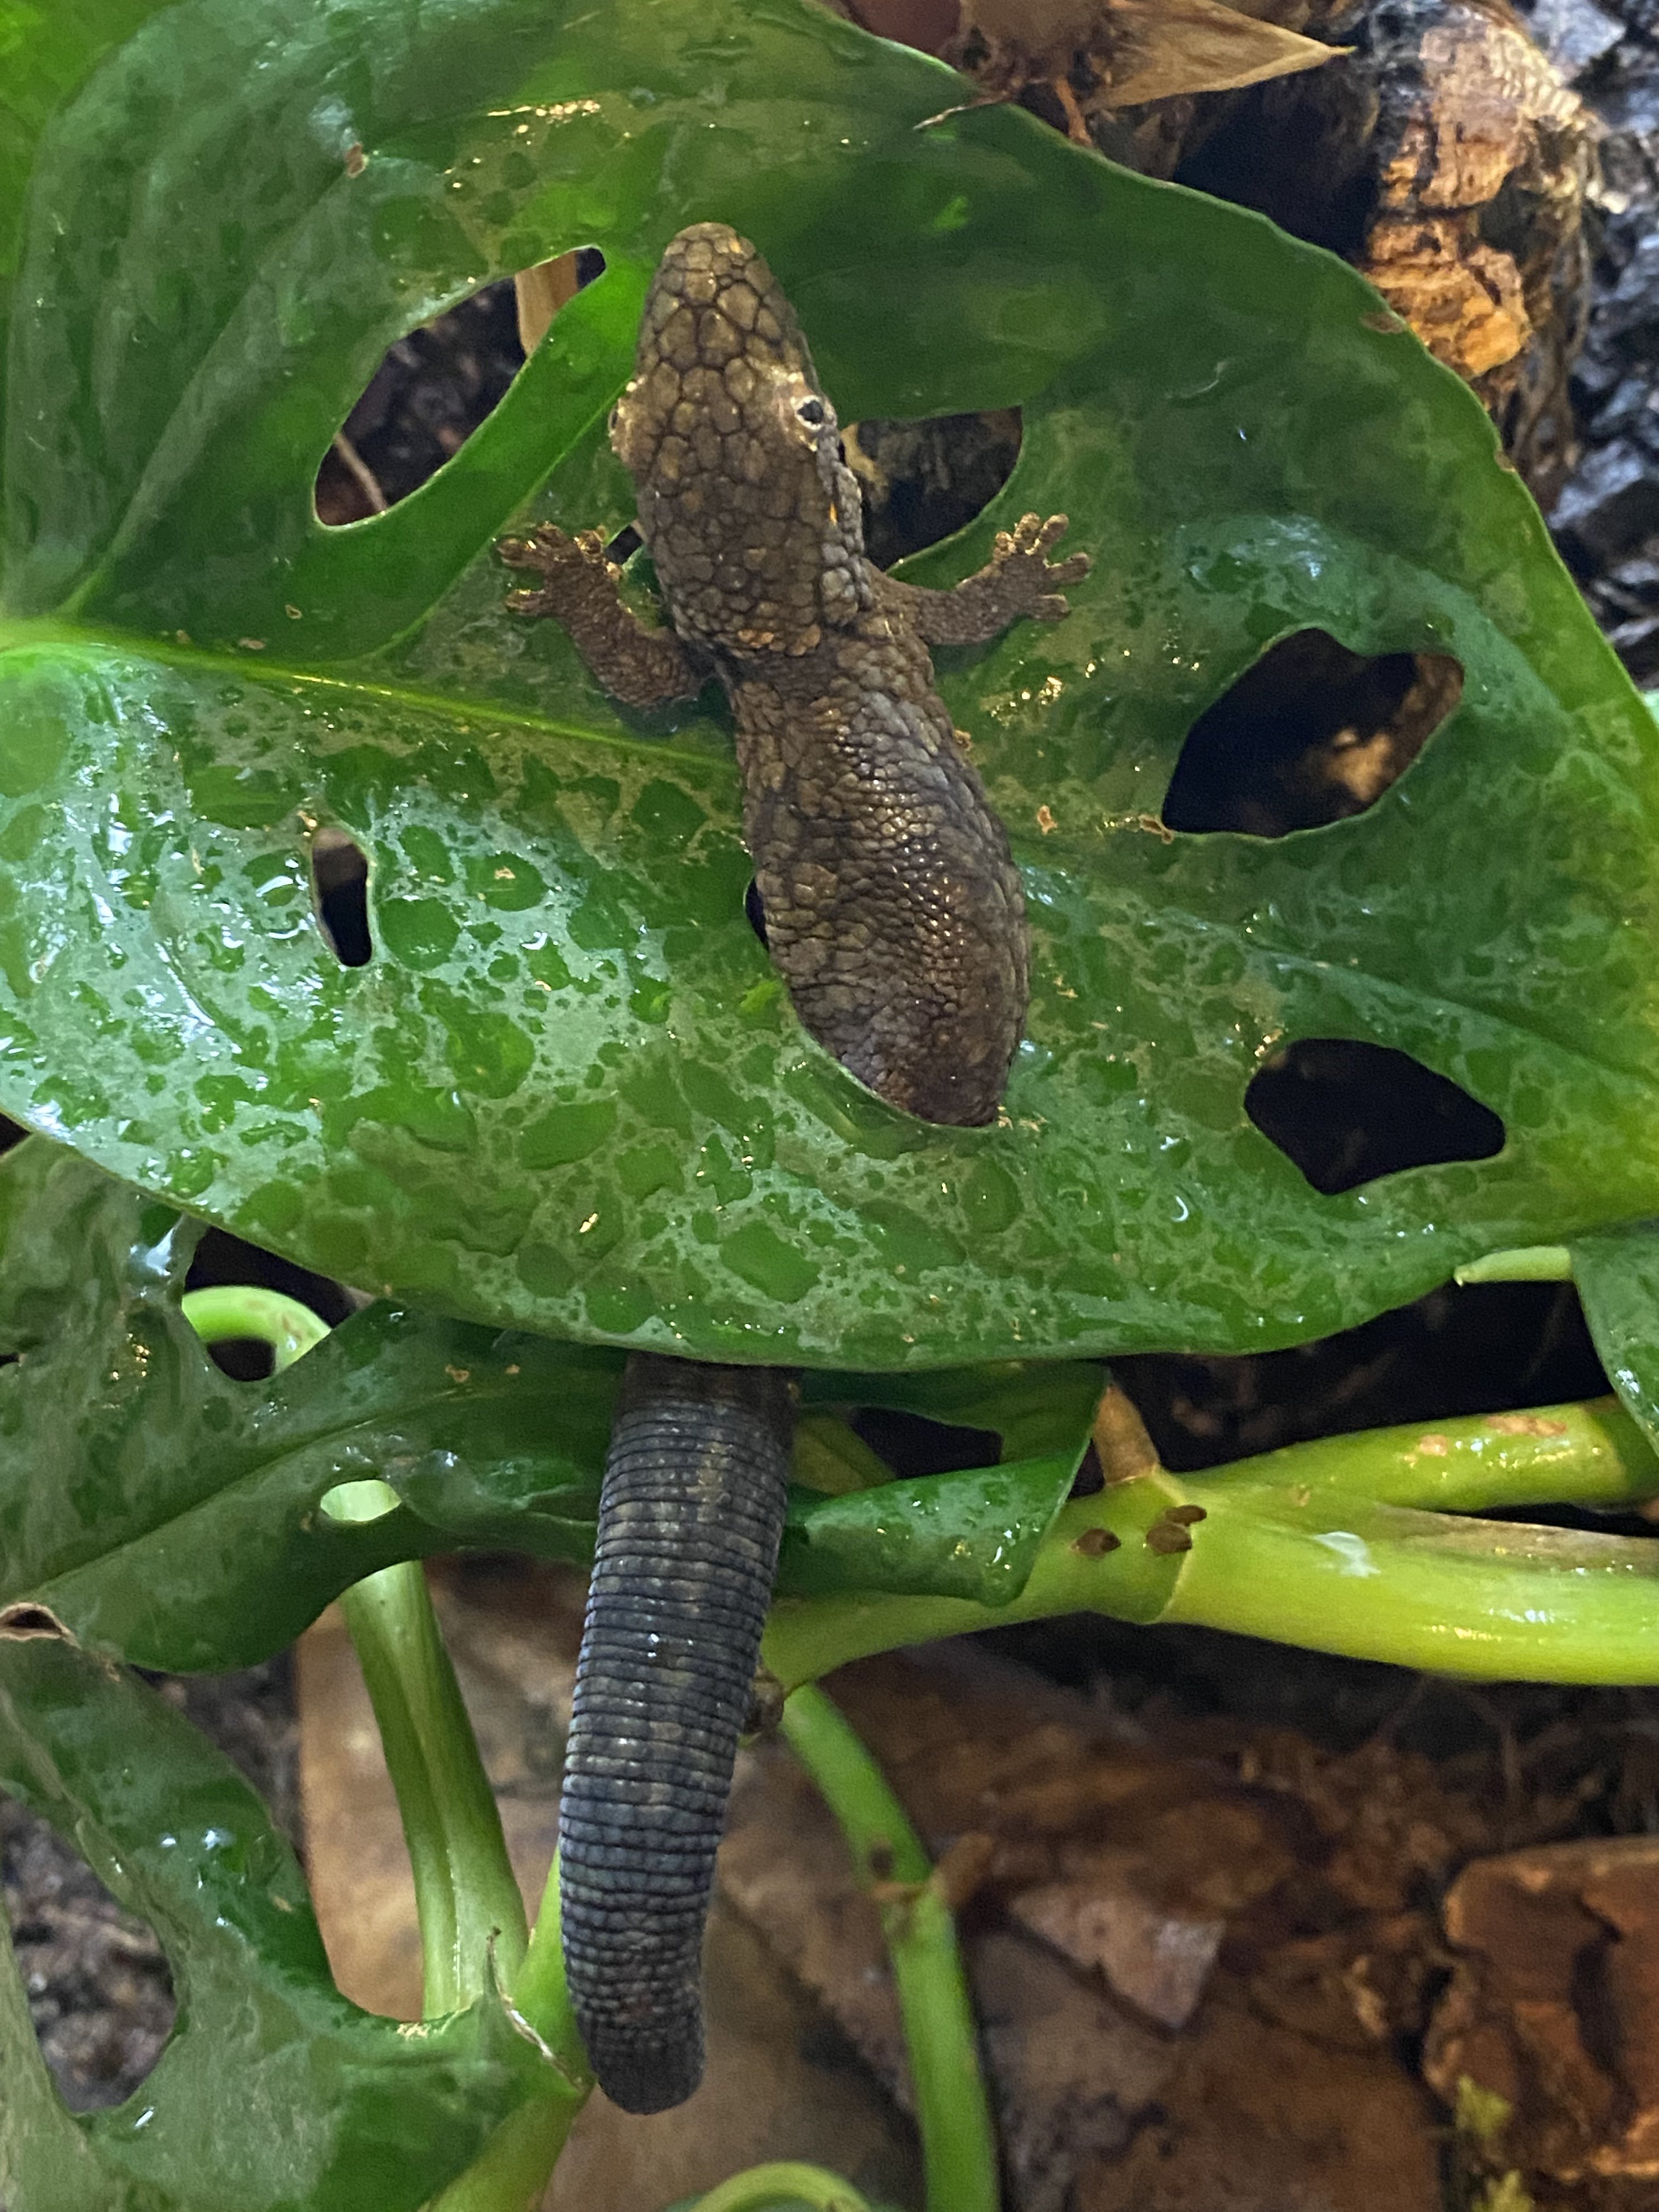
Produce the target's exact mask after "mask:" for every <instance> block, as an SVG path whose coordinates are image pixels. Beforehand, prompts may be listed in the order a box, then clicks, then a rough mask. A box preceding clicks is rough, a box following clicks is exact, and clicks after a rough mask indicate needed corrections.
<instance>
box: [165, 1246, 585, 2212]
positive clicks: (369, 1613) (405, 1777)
mask: <svg viewBox="0 0 1659 2212" xmlns="http://www.w3.org/2000/svg"><path fill="white" fill-rule="evenodd" d="M180 1303H181V1305H182V1307H183V1310H184V1314H185V1319H186V1320H187V1321H188V1322H190V1323H191V1327H192V1328H194V1329H195V1330H196V1333H197V1335H198V1336H200V1337H201V1338H202V1340H203V1341H204V1343H207V1344H217V1343H223V1342H226V1341H228V1340H241V1339H252V1340H256V1341H258V1342H263V1343H265V1344H269V1345H270V1347H271V1351H272V1353H273V1355H274V1357H275V1360H276V1369H277V1371H278V1372H279V1373H280V1372H281V1371H282V1370H283V1369H284V1368H286V1367H289V1366H291V1365H292V1364H293V1363H294V1362H295V1360H296V1359H297V1358H300V1357H301V1354H302V1353H303V1352H308V1351H310V1350H311V1349H312V1347H313V1346H314V1345H317V1344H319V1343H320V1342H321V1341H322V1340H323V1338H324V1337H325V1336H326V1335H327V1334H328V1327H327V1324H326V1323H325V1322H322V1321H320V1320H319V1318H318V1316H316V1315H315V1314H313V1312H312V1311H311V1310H310V1309H309V1308H308V1307H307V1306H302V1305H301V1304H299V1303H298V1302H297V1301H296V1300H295V1299H293V1298H289V1297H283V1296H282V1295H281V1294H280V1293H279V1292H276V1291H261V1290H255V1289H252V1288H251V1287H246V1286H242V1285H234V1286H231V1287H228V1288H223V1289H213V1290H206V1291H188V1292H187V1293H186V1294H185V1297H184V1298H183V1299H182V1300H181V1302H180ZM397 1503H398V1498H397V1492H395V1491H393V1490H392V1488H391V1486H389V1485H388V1484H386V1483H384V1482H378V1481H363V1482H345V1483H339V1484H337V1485H336V1486H335V1487H334V1489H332V1490H331V1491H330V1492H328V1494H327V1496H326V1497H325V1499H324V1500H323V1505H324V1510H325V1511H326V1512H327V1513H328V1514H330V1515H331V1517H332V1518H334V1519H335V1520H338V1521H373V1520H377V1519H378V1518H379V1517H380V1515H381V1514H383V1513H386V1512H389V1511H390V1510H392V1508H393V1507H395V1506H396V1504H397ZM340 1609H341V1611H342V1612H343V1614H344V1615H345V1621H346V1627H347V1629H348V1631H349V1633H350V1637H351V1641H352V1644H353V1647H354V1649H355V1650H356V1654H357V1662H358V1664H359V1666H360V1667H361V1668H362V1672H363V1680H364V1682H365V1683H366V1684H367V1686H368V1694H369V1699H370V1702H371V1703H372V1705H374V1718H375V1722H376V1723H377V1725H378V1727H379V1729H380V1741H381V1744H382V1746H383V1747H384V1749H385V1752H386V1768H387V1771H388V1772H389V1773H390V1774H391V1777H392V1787H393V1789H394V1790H396V1792H397V1796H398V1814H399V1816H400V1818H401V1819H402V1821H403V1829H404V1842H405V1843H406V1844H407V1845H408V1849H409V1857H410V1866H411V1868H412V1869H413V1871H414V1876H415V1902H416V1914H417V1916H418V1917H419V1921H420V1929H421V1960H422V2008H423V2010H424V2011H425V2013H426V2015H427V2016H428V2019H430V2018H433V2017H435V2016H437V2015H441V2014H444V2013H448V2012H459V2011H461V2010H462V2009H464V2008H465V2007H466V2006H467V2005H469V2004H471V2002H473V2001H474V1999H475V1998H477V1997H478V1996H481V1995H482V1994H483V1990H484V1989H485V1988H486V1987H487V1986H488V1984H489V1978H490V1975H491V1973H492V1972H494V1974H495V1977H496V1978H497V1979H498V1980H499V1981H500V1982H501V1984H503V1985H507V1984H510V1983H511V1981H512V1980H513V1975H514V1972H515V1970H518V1971H519V1972H520V1979H521V1980H522V1981H524V1982H525V1984H526V1988H525V1990H514V1992H513V1996H512V1997H511V1998H510V1999H509V2000H508V2002H509V2004H510V2005H511V2007H512V2009H513V2011H514V2012H515V2013H516V2014H517V2015H519V2018H520V2022H521V2023H522V2024H523V2025H524V2026H525V2027H527V2028H529V2029H532V2030H533V2031H534V2032H535V2033H536V2034H537V2036H538V2038H539V2039H540V2040H541V2041H542V2043H543V2044H544V2046H545V2047H546V2049H547V2051H548V2055H549V2057H550V2061H551V2063H550V2069H549V2077H548V2078H549V2080H550V2082H551V2083H552V2084H553V2087H551V2088H550V2090H549V2092H548V2093H545V2094H544V2095H542V2096H538V2097H535V2098H532V2100H529V2101H528V2102H526V2104H524V2105H521V2106H520V2108H519V2110H518V2111H517V2112H514V2113H513V2116H512V2118H510V2119H508V2120H507V2121H506V2122H505V2123H504V2124H502V2125H501V2127H499V2128H498V2129H497V2130H495V2134H494V2136H491V2138H490V2140H489V2144H488V2145H487V2146H486V2148H485V2149H484V2151H483V2155H482V2156H481V2157H479V2158H478V2159H477V2160H474V2161H473V2163H472V2165H471V2166H469V2167H468V2168H467V2170H466V2172H465V2173H463V2174H459V2175H458V2176H457V2178H456V2179H455V2180H454V2181H453V2182H452V2183H451V2184H450V2185H449V2187H448V2188H447V2189H446V2190H445V2191H443V2192H442V2194H441V2196H440V2197H437V2198H436V2199H435V2201H434V2204H433V2207H432V2212H533V2207H534V2206H535V2205H537V2204H538V2203H540V2201H541V2197H542V2195H543V2192H544V2190H545V2189H546V2186H547V2183H548V2179H549V2177H550V2175H551V2173H552V2171H553V2168H554V2166H555V2165H556V2162H557V2160H558V2156H559V2154H560V2152H561V2151H562V2149H563V2148H564V2142H565V2138H566V2136H568V2134H569V2132H570V2124H571V2122H572V2121H573V2120H574V2118H575V2116H576V2114H577V2112H580V2109H581V2106H582V2100H583V2099H584V2097H585V2096H586V2075H585V2072H584V2070H583V2062H582V2060H581V2058H580V2043H579V2042H578V2040H577V2039H576V2034H575V2026H574V2021H572V2020H571V2018H570V2013H569V2006H568V2002H566V2001H565V1997H564V1985H563V1962H562V1959H561V1958H560V1956H559V1943H558V1904H557V1899H558V1882H557V1866H556V1863H555V1871H554V1873H553V1874H552V1875H550V1876H549V1878H548V1894H549V1897H550V1899H551V1900H552V1905H551V1911H550V1912H547V1913H544V1920H545V1921H546V1922H547V1923H548V1924H549V1925H550V1930H551V1942H550V1944H549V1942H548V1940H547V1937H546V1935H545V1934H544V1940H543V1942H542V1944H541V1947H540V1949H539V1951H538V1953H537V1954H535V1957H534V1960H533V1965H532V1957H531V1956H530V1955H529V1954H527V1953H526V1923H525V1911H524V1900H523V1899H522V1898H521V1897H520V1894H519V1885H518V1882H517V1881H516V1880H515V1878H514V1876H513V1869H512V1865H511V1863H510V1862H509V1860H508V1858H507V1842H506V1838H504V1837H503V1835H502V1833H501V1814H500V1813H499V1811H498V1810H497V1808H496V1805H495V1794H494V1792H493V1791H492V1790H491V1789H490V1787H489V1777H488V1776H487V1775H486V1774H485V1772H484V1770H483V1760H482V1759H481V1758H480V1757H479V1755H478V1745H477V1737H476V1736H475V1735H473V1732H472V1724H471V1720H470V1719H469V1718H468V1717H467V1711H466V1707H465V1704H464V1703H463V1702H462V1699H461V1693H460V1686H459V1684H458V1683H457V1681H456V1680H455V1670H454V1668H453V1665H452V1664H451V1662H450V1658H449V1654H448V1651H447V1650H446V1648H445V1646H444V1641H443V1635H442V1632H441V1630H440V1628H439V1626H438V1620H437V1615H436V1614H435V1613H434V1611H433V1607H432V1598H431V1594H430V1592H429V1591H428V1589H427V1583H426V1574H425V1571H424V1569H423V1568H422V1565H421V1564H420V1562H419V1561H418V1560H409V1561H406V1562H404V1563H402V1564H400V1565H397V1566H392V1567H385V1568H382V1569H381V1570H380V1572H379V1573H378V1574H373V1575H369V1576H368V1577H366V1578H365V1579H364V1580H363V1581H362V1582H361V1583H357V1584H356V1586H355V1587H354V1588H352V1589H349V1590H347V1591H346V1592H345V1593H344V1595H343V1597H342V1598H341V1600H340ZM549 1951H551V1962H550V1959H549ZM549 2030H551V2033H548V2032H547V2031H549ZM573 2052H574V2063H572V2054H573Z"/></svg>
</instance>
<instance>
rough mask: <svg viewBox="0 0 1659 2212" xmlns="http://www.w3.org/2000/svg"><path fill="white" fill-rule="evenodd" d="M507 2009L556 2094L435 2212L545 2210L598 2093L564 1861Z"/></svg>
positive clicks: (525, 2117) (520, 2117)
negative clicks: (574, 1965)
mask: <svg viewBox="0 0 1659 2212" xmlns="http://www.w3.org/2000/svg"><path fill="white" fill-rule="evenodd" d="M507 2002H508V2004H509V2005H510V2007H511V2008H512V2010H513V2013H514V2014H515V2015H516V2016H517V2020H518V2021H519V2023H520V2025H521V2027H523V2028H525V2029H527V2030H529V2031H531V2032H532V2033H534V2035H535V2036H536V2038H537V2039H538V2041H539V2042H540V2043H541V2045H542V2046H543V2049H544V2051H545V2052H546V2054H547V2057H548V2060H549V2063H550V2069H551V2071H550V2077H549V2078H550V2087H549V2090H548V2093H547V2094H546V2095H545V2096H543V2097H539V2098H538V2099H537V2100H536V2101H535V2102H534V2103H533V2104H531V2105H526V2106H523V2107H521V2109H520V2111H518V2112H515V2113H514V2114H513V2118H511V2119H510V2120H508V2121H507V2124H505V2125H504V2126H502V2127H500V2128H498V2129H497V2130H496V2131H495V2135H494V2136H492V2137H491V2139H490V2142H489V2147H488V2148H487V2149H486V2150H485V2152H484V2154H483V2156H482V2157H481V2158H479V2159H478V2160H476V2161H475V2162H474V2163H473V2164H472V2165H471V2166H469V2167H468V2168H467V2170H466V2172H465V2173H463V2174H459V2175H458V2176H457V2177H456V2179H454V2180H453V2182H451V2184H450V2185H449V2187H448V2188H447V2189H446V2190H445V2191H444V2192H443V2194H442V2195H441V2197H435V2198H434V2200H433V2202H432V2204H431V2205H430V2207H429V2208H428V2212H526V2208H529V2207H533V2206H535V2205H538V2204H539V2203H540V2202H541V2200H542V2196H543V2193H544V2191H545V2190H546V2187H547V2185H548V2182H549V2180H550V2179H551V2176H552V2172H553V2168H554V2167H555V2166H556V2164H557V2163H558V2160H559V2154H560V2153H561V2152H562V2150H563V2148H564V2145H565V2139H566V2137H567V2136H568V2135H569V2133H570V2129H571V2125H572V2124H573V2122H574V2119H575V2118H576V2115H577V2113H578V2112H580V2110H581V2108H582V2106H583V2105H584V2104H585V2103H586V2100H587V2094H588V2092H589V2090H590V2089H591V2088H592V2086H593V2077H592V2075H591V2074H590V2073H589V2071H588V2068H587V2057H586V2052H585V2051H583V2049H582V2045H581V2038H580V2036H579V2035H578V2034H577V2033H576V2021H575V2015H574V2013H573V2012H572V2011H571V2008H570V1995H569V1991H568V1989H567V1988H566V1986H565V1976H564V1950H563V1946H562V1943H561V1942H560V1936H559V1861H558V1856H557V1854H556V1853H555V1855H554V1859H553V1863H552V1866H551V1867H550V1869H548V1875H547V1887H546V1888H545V1889H544V1891H543V1893H542V1902H541V1909H540V1910H539V1911H538V1913H537V1915H536V1924H535V1927H534V1929H532V1933H531V1937H530V1943H529V1948H527V1949H526V1953H525V1955H524V1960H523V1962H522V1964H521V1965H520V1968H519V1971H518V1973H517V1975H516V1977H515V1978H514V1979H513V1985H512V1990H511V1994H510V1996H508V1999H507Z"/></svg>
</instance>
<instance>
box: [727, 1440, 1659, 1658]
mask: <svg viewBox="0 0 1659 2212" xmlns="http://www.w3.org/2000/svg"><path fill="white" fill-rule="evenodd" d="M1656 1496H1659V1457H1656V1455H1655V1454H1654V1452H1653V1450H1652V1449H1651V1448H1650V1446H1649V1445H1648V1444H1647V1443H1646V1442H1645V1440H1644V1437H1643V1436H1642V1433H1641V1431H1639V1429H1638V1427H1637V1425H1636V1424H1635V1423H1634V1422H1633V1421H1632V1419H1630V1417H1629V1415H1628V1414H1626V1413H1625V1411H1624V1409H1623V1408H1622V1407H1620V1405H1619V1404H1618V1403H1617V1402H1616V1401H1614V1400H1612V1399H1599V1400H1596V1401H1595V1402H1594V1403H1592V1404H1589V1405H1582V1406H1554V1407H1545V1408H1542V1409H1541V1410H1539V1411H1536V1412H1533V1413H1503V1414H1492V1415H1485V1416H1473V1417H1470V1418H1468V1419H1460V1420H1456V1421H1444V1422H1441V1423H1439V1424H1438V1425H1435V1426H1429V1425H1425V1424H1416V1425H1412V1426H1410V1427H1402V1428H1395V1429H1381V1430H1373V1431H1367V1432H1366V1433H1364V1434H1362V1435H1358V1436H1352V1437H1327V1438H1323V1439H1322V1440H1320V1441H1319V1442H1317V1443H1307V1444H1297V1445H1293V1446H1291V1447H1289V1448H1288V1449H1285V1450H1283V1451H1278V1452H1270V1453H1267V1454H1265V1455H1262V1456H1261V1458H1258V1459H1254V1460H1243V1461H1239V1462H1236V1463H1235V1464H1234V1465H1233V1466H1231V1467H1229V1468H1219V1469H1217V1470H1215V1471H1213V1472H1212V1473H1210V1474H1202V1475H1188V1476H1181V1477H1177V1476H1176V1475H1172V1474H1170V1473H1169V1472H1168V1471H1167V1470H1166V1469H1163V1468H1158V1469H1155V1470H1153V1471H1152V1472H1151V1473H1148V1474H1144V1475H1139V1476H1136V1477H1134V1478H1133V1479H1132V1480H1127V1481H1120V1482H1115V1483H1112V1484H1110V1485H1109V1486H1108V1487H1107V1488H1106V1489H1105V1490H1103V1491H1102V1492H1100V1493H1099V1494H1098V1495H1097V1496H1096V1497H1094V1498H1074V1499H1073V1501H1072V1502H1071V1503H1070V1504H1067V1505H1066V1507H1064V1508H1063V1510H1061V1512H1060V1517H1059V1519H1058V1520H1057V1521H1056V1522H1055V1524H1054V1528H1053V1529H1052V1531H1051V1532H1050V1534H1048V1537H1047V1539H1046V1540H1045V1541H1044V1542H1043V1545H1042V1549H1041V1550H1040V1551H1039V1553H1038V1554H1037V1558H1036V1565H1034V1567H1033V1569H1032V1571H1031V1575H1030V1579H1029V1580H1028V1582H1027V1583H1026V1585H1025V1588H1024V1590H1023V1591H1022V1592H1021V1593H1020V1595H1018V1597H1017V1598H1016V1599H1015V1600H1014V1601H1012V1604H1010V1605H1007V1606H1003V1607H991V1606H985V1605H978V1604H974V1603H971V1602H969V1601H966V1600H963V1599H955V1598H930V1597H888V1596H878V1595H861V1594H857V1593H850V1594H841V1595H835V1596H831V1597H821V1598H793V1599H789V1598H787V1599H783V1600H781V1601H779V1603H778V1604H777V1605H775V1607H774V1608H773V1613H772V1619H771V1621H770V1623H769V1626H768V1628H767V1633H766V1641H765V1644H764V1646H763V1657H764V1660H765V1662H766V1664H767V1665H768V1666H769V1668H771V1670H772V1672H773V1673H774V1674H775V1675H776V1676H777V1678H778V1680H780V1681H781V1683H782V1684H783V1686H784V1687H785V1688H786V1689H793V1688H794V1687H795V1686H797V1685H798V1684H799V1683H802V1682H808V1681H811V1680H815V1679H816V1678H817V1676H818V1675H820V1674H828V1673H829V1671H830V1670H831V1669H832V1668H836V1667H839V1666H842V1665H843V1664H845V1662H847V1661H848V1660H849V1659H854V1658H861V1657H864V1656H867V1655H869V1654H871V1653H872V1652H876V1651H886V1650H892V1649H893V1648H895V1647H896V1646H897V1645H900V1644H921V1643H927V1642H931V1641H933V1640H934V1639H935V1638H939V1637H945V1636H960V1635H964V1634H967V1633H969V1632H971V1631H973V1630H975V1629H979V1628H997V1627H1003V1626H1007V1625H1009V1624H1010V1623H1012V1622H1014V1621H1020V1620H1043V1619H1047V1618H1048V1617H1049V1616H1051V1615H1053V1614H1055V1613H1107V1614H1109V1615H1110V1616H1111V1617H1113V1618H1115V1619H1117V1620H1136V1621H1141V1622H1145V1623H1147V1624H1151V1623H1153V1622H1157V1621H1168V1622H1175V1621H1184V1622H1189V1623H1194V1624H1202V1625H1203V1626H1206V1627H1211V1628H1226V1629H1231V1630H1234V1631H1237V1632H1242V1633H1243V1634H1247V1635H1251V1636H1265V1637H1270V1638H1273V1639H1274V1640H1275V1641H1277V1642H1279V1643H1282V1644H1305V1645H1308V1646H1310V1648H1312V1649H1314V1650H1323V1651H1336V1652H1341V1653H1344V1654H1346V1655H1347V1656H1351V1657H1355V1658H1364V1659H1380V1660H1385V1661H1389V1662H1393V1663H1394V1664H1395V1665H1398V1666H1405V1667H1430V1668H1437V1669H1438V1670H1439V1671H1441V1672H1443V1673H1447V1674H1465V1675H1468V1676H1472V1677H1474V1678H1477V1679H1485V1680H1505V1679H1508V1680H1514V1679H1520V1680H1533V1681H1551V1682H1583V1683H1599V1684H1613V1683H1632V1684H1635V1683H1652V1682H1659V1547H1655V1546H1653V1545H1652V1544H1650V1543H1648V1542H1645V1541H1639V1540H1638V1541H1631V1540H1629V1539H1626V1538H1624V1537H1618V1536H1603V1535H1599V1534H1585V1533H1583V1532H1581V1531H1578V1530H1568V1529H1553V1528H1530V1527H1525V1526H1522V1525H1517V1524H1516V1523H1513V1522H1490V1521H1476V1520H1472V1519H1468V1518H1466V1517H1463V1516H1465V1515H1467V1514H1468V1512H1470V1511H1471V1510H1473V1511H1484V1510H1492V1508H1495V1507H1499V1506H1504V1507H1516V1506H1526V1505H1529V1504H1546V1503H1548V1504H1579V1505H1589V1506H1601V1507H1612V1506H1621V1505H1622V1506H1626V1507H1628V1506H1630V1505H1632V1504H1639V1503H1641V1502H1642V1501H1644V1500H1645V1499H1647V1498H1654V1497H1656ZM1425 1508H1434V1509H1437V1510H1425ZM1183 1509H1184V1510H1183ZM1194 1509H1197V1510H1194ZM1448 1509H1461V1511H1453V1510H1448Z"/></svg>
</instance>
